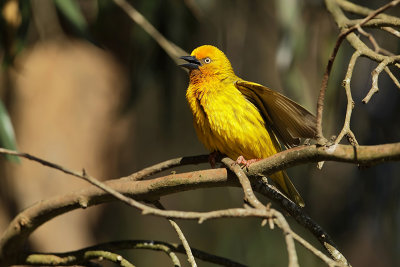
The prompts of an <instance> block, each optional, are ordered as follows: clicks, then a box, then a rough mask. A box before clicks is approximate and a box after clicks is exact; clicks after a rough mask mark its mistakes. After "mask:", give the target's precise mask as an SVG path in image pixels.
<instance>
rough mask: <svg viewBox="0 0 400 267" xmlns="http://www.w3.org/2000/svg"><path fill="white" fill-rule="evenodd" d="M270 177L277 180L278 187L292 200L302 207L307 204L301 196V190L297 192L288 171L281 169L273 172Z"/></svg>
mask: <svg viewBox="0 0 400 267" xmlns="http://www.w3.org/2000/svg"><path fill="white" fill-rule="evenodd" d="M270 177H271V179H272V180H273V181H274V182H275V184H276V185H277V187H278V189H279V190H280V191H282V193H284V194H285V195H286V196H287V197H288V198H289V199H290V200H292V201H293V202H294V203H296V204H297V205H299V206H300V207H304V206H305V204H304V200H303V198H302V197H301V196H300V194H299V192H297V189H296V187H294V185H293V183H292V181H290V179H289V177H288V176H287V174H286V172H284V171H280V172H277V173H274V174H272V175H271V176H270Z"/></svg>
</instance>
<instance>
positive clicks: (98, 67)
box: [0, 0, 400, 266]
mask: <svg viewBox="0 0 400 267" xmlns="http://www.w3.org/2000/svg"><path fill="white" fill-rule="evenodd" d="M129 2H130V3H131V4H132V5H133V6H134V7H135V8H136V9H137V10H138V11H139V12H140V13H141V14H142V15H144V16H145V17H146V18H147V19H148V20H149V21H150V22H151V23H152V24H153V25H154V26H155V28H157V29H158V30H159V31H160V32H161V33H162V34H163V35H164V36H165V37H166V38H167V39H168V40H170V41H171V42H173V43H175V44H176V45H178V46H179V47H181V48H182V49H184V50H185V51H187V53H190V52H191V51H192V50H193V49H194V48H195V47H197V46H200V45H203V44H213V45H216V46H218V47H219V48H220V49H221V50H223V51H224V52H225V53H226V55H227V56H228V58H229V59H230V61H231V62H232V65H233V68H234V70H235V72H236V74H237V75H238V76H240V77H242V78H244V79H246V80H250V81H254V82H258V83H261V84H264V85H266V86H269V87H271V88H273V89H275V90H277V91H279V92H282V93H284V94H285V95H287V96H289V97H290V98H292V99H294V100H296V101H297V102H299V103H302V104H303V105H304V106H306V107H307V108H308V109H309V110H311V111H315V110H316V100H317V95H318V92H319V88H320V84H321V81H322V75H323V72H324V69H325V66H326V63H327V60H328V57H329V54H330V53H331V50H332V48H333V46H334V43H335V41H336V36H337V34H338V31H337V27H336V25H335V23H334V21H333V19H332V18H331V16H330V14H329V13H328V12H327V11H326V8H325V5H324V3H323V1H317V0H308V1H306V0H303V1H300V0H297V1H296V0H283V1H282V0H281V1H278V0H276V1H261V0H257V1H244V0H220V1H211V0H146V1H143V0H142V1H139V0H131V1H129ZM358 2H359V4H362V5H364V6H367V7H369V8H372V9H373V8H378V7H379V6H381V5H383V4H384V3H385V1H377V0H374V1H358ZM0 3H1V4H0V11H1V20H0V23H1V24H0V60H1V64H2V67H1V71H0V100H1V102H0V113H1V114H0V115H1V119H2V120H3V122H4V123H3V126H2V127H3V128H2V129H1V131H0V132H1V133H0V134H1V142H2V143H1V146H3V147H4V146H6V147H11V148H13V147H14V148H17V149H18V150H20V151H23V152H28V153H31V154H33V155H36V156H38V157H42V158H44V159H47V160H49V161H52V162H55V163H58V164H61V165H63V166H65V167H67V168H71V169H75V170H80V169H82V168H85V169H86V171H87V172H88V173H89V174H91V175H92V176H94V177H97V178H100V179H103V180H105V179H111V178H117V177H121V176H125V175H128V174H130V173H133V172H135V171H138V170H140V169H141V168H144V167H146V166H150V165H152V164H155V163H158V162H160V161H164V160H167V159H170V158H175V157H180V156H187V155H196V154H204V153H207V151H206V150H205V149H204V148H203V146H202V145H201V144H200V142H199V141H198V140H197V137H196V135H195V132H194V129H193V126H192V115H191V113H190V110H189V108H188V106H187V103H186V99H185V91H186V87H187V83H188V78H187V74H186V73H185V71H183V70H182V69H180V68H179V67H178V66H177V65H176V64H175V62H174V61H173V60H172V59H171V58H170V57H169V56H168V55H167V54H166V53H165V51H164V50H163V49H161V48H160V46H159V45H158V44H157V43H156V42H155V41H154V39H152V38H151V37H150V36H149V35H148V34H147V33H146V32H145V31H143V29H142V28H141V27H140V26H139V25H137V24H135V23H134V22H133V21H132V20H131V19H130V18H129V17H128V16H127V15H126V14H125V13H124V12H123V10H122V9H121V8H120V7H119V6H117V5H116V4H115V3H114V2H113V1H106V0H82V1H72V0H71V1H63V0H54V1H50V0H31V1H18V0H8V1H7V0H2V1H0ZM389 13H391V14H393V15H397V16H398V15H400V8H399V7H396V8H395V9H392V10H390V11H389ZM370 32H371V33H373V34H374V36H375V37H376V39H377V41H378V42H379V44H380V45H381V46H382V47H383V48H385V49H387V50H389V51H391V52H393V53H396V54H399V52H400V41H399V39H398V38H397V39H396V38H394V37H392V36H390V35H389V34H387V33H382V32H379V31H376V30H371V31H370ZM368 45H369V44H368ZM352 52H353V50H352V48H351V47H350V46H349V45H348V44H346V42H345V43H344V45H343V46H342V47H341V49H340V52H339V55H338V58H337V59H336V62H335V64H334V69H333V73H332V76H331V79H330V83H329V88H328V93H327V98H326V101H325V110H324V124H323V126H324V133H325V135H326V136H328V137H329V136H332V135H336V134H338V132H339V130H340V129H341V127H342V124H343V120H344V114H345V105H346V96H345V92H344V89H343V88H342V86H341V81H342V79H343V77H344V73H345V71H346V68H347V63H348V61H349V59H350V57H351V54H352ZM376 65H377V64H376V63H375V62H371V61H369V60H368V59H364V58H362V59H359V60H358V61H357V65H356V68H355V71H354V75H353V80H352V92H353V98H354V100H355V103H356V106H355V109H354V112H353V117H352V124H351V127H352V130H353V131H354V133H355V135H356V137H357V139H358V141H359V143H360V144H362V145H373V144H381V143H390V142H399V140H400V123H399V122H400V119H399V114H400V94H399V90H398V88H396V87H395V85H394V84H393V82H392V81H391V80H390V79H389V78H388V76H387V75H386V74H385V73H382V74H381V76H380V78H379V87H380V92H379V94H377V95H375V96H374V97H373V98H372V99H371V101H370V103H369V104H367V105H363V104H362V103H361V100H362V99H363V98H364V97H365V95H366V94H367V92H368V90H369V89H370V86H371V76H370V73H371V71H372V70H373V69H374V68H375V67H376ZM391 69H392V71H393V72H394V74H395V75H396V76H397V77H399V76H400V72H399V70H398V69H397V70H396V69H394V68H391ZM7 119H10V122H11V123H12V125H13V128H14V131H15V140H16V142H14V141H13V138H12V136H13V135H12V133H11V132H10V131H9V129H10V128H9V127H8V126H7ZM4 125H6V126H4ZM15 144H16V146H15ZM208 167H209V166H208V165H206V164H204V165H203V166H190V167H187V168H184V169H179V170H177V171H190V170H195V169H198V168H208ZM288 173H289V176H290V177H291V178H292V181H293V182H294V183H295V184H296V187H297V188H298V189H299V191H300V193H301V195H302V196H303V197H304V199H305V202H306V207H305V211H306V213H308V214H309V215H310V216H311V217H312V218H313V219H314V220H315V221H316V222H317V223H319V224H320V225H321V226H322V227H323V228H324V229H325V230H326V231H327V232H328V233H329V234H330V235H331V237H332V239H333V240H334V241H335V242H336V244H337V245H338V247H339V249H340V251H341V252H343V254H344V255H345V256H346V257H347V259H348V260H349V261H350V263H351V264H352V265H353V266H399V265H400V208H399V207H400V194H399V192H400V180H399V173H400V166H399V163H385V164H381V165H378V166H372V167H367V168H364V167H363V168H362V169H359V168H358V167H357V166H354V165H349V164H342V163H332V162H326V163H325V165H324V167H323V169H322V170H317V169H316V165H315V164H306V165H302V166H298V167H295V168H292V169H289V170H288ZM86 186H87V184H86V183H85V182H83V181H80V180H78V179H75V178H73V177H70V176H67V175H64V174H61V173H60V172H56V171H53V170H51V169H49V168H45V167H42V166H40V165H38V164H36V163H32V162H28V161H25V160H22V161H21V162H20V163H18V162H16V160H15V159H8V160H6V159H5V158H4V157H2V158H1V159H0V232H2V231H4V229H6V227H7V225H8V223H9V222H10V221H11V220H12V219H13V217H14V216H15V215H16V214H18V212H20V211H21V210H23V209H24V208H26V207H28V206H30V205H32V204H33V203H35V202H37V201H39V200H41V199H46V198H49V197H52V196H56V195H60V194H64V193H67V192H70V191H72V190H76V189H79V188H82V187H86ZM263 201H264V202H268V200H267V199H263ZM161 202H162V203H163V204H164V205H165V207H166V208H170V209H178V210H188V211H189V210H191V211H209V210H214V209H221V208H228V207H238V206H241V205H242V192H241V190H239V189H236V188H218V189H206V190H197V191H190V192H185V193H180V194H175V195H171V196H168V197H165V198H163V199H161ZM289 222H291V225H292V227H293V229H294V230H295V231H297V232H298V233H299V234H300V235H302V236H303V237H305V238H306V239H307V240H309V241H310V242H311V243H313V244H314V245H315V246H317V247H318V248H321V246H320V245H319V243H318V242H316V240H315V238H314V237H313V236H312V235H310V234H309V233H308V232H307V231H304V229H302V227H300V226H298V225H297V224H296V223H295V222H294V221H292V220H291V219H289ZM178 223H179V225H180V226H181V228H182V230H183V232H184V233H185V235H186V237H187V239H188V241H189V244H190V245H191V246H192V247H194V248H197V249H201V250H205V251H207V252H210V253H214V254H216V255H219V256H224V257H228V258H231V259H232V260H235V261H238V262H241V263H244V264H248V265H249V266H285V265H287V254H286V248H285V244H284V238H283V236H282V233H281V231H280V230H269V229H267V228H261V227H260V220H257V219H229V220H228V219H221V220H216V221H208V222H206V223H203V224H201V225H199V224H197V223H196V222H194V221H193V222H192V221H179V222H178ZM120 239H149V240H151V239H154V240H162V241H169V242H179V240H178V238H177V236H176V233H175V232H174V230H173V229H172V227H171V226H170V225H169V223H168V221H167V220H165V219H162V218H156V217H150V216H141V215H140V213H139V212H138V211H137V210H135V209H133V208H129V207H127V206H126V205H124V204H121V203H111V204H107V205H102V206H100V207H93V208H90V209H87V210H80V211H74V212H71V213H68V214H65V215H62V216H59V217H57V218H56V219H54V220H52V221H51V222H49V223H46V224H45V225H43V226H42V227H40V228H39V229H38V230H37V231H35V232H34V234H33V235H32V236H31V238H30V239H29V242H30V243H29V246H30V247H31V248H32V249H33V250H37V251H58V252H62V251H68V250H75V249H79V248H82V247H85V246H89V245H93V244H96V243H99V242H107V241H113V240H120ZM297 248H298V253H299V262H300V265H301V266H321V265H323V264H322V262H321V261H320V260H319V259H317V258H316V257H315V256H314V255H312V254H311V253H309V252H308V251H306V250H304V249H303V248H302V247H301V246H300V245H297ZM321 249H322V248H321ZM124 255H125V256H126V257H127V258H128V259H131V260H132V262H133V263H134V264H136V265H137V266H170V260H169V259H168V258H167V257H166V256H165V255H164V254H162V253H160V252H152V251H140V250H137V251H129V252H126V253H125V254H124ZM180 258H181V261H182V263H183V264H185V263H187V262H186V259H185V257H184V256H180ZM198 264H199V265H200V266H213V265H211V264H207V263H204V262H201V261H200V260H198Z"/></svg>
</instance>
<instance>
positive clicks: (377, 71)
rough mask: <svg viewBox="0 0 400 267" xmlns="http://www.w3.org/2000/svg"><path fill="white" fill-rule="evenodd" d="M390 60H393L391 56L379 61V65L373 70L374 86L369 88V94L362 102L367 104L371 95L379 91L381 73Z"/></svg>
mask: <svg viewBox="0 0 400 267" xmlns="http://www.w3.org/2000/svg"><path fill="white" fill-rule="evenodd" d="M390 61H391V59H390V58H387V59H385V60H384V61H382V62H381V63H379V65H378V66H377V67H376V68H375V69H374V70H373V71H372V72H371V76H372V87H371V89H370V90H369V92H368V94H367V95H366V96H365V97H364V99H363V100H362V102H363V103H364V104H367V103H368V102H369V100H370V99H371V97H372V96H373V95H374V94H376V93H377V92H378V91H379V87H378V78H379V74H381V72H382V71H383V70H384V69H385V68H386V67H387V65H388V64H389V63H390Z"/></svg>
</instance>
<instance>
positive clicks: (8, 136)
mask: <svg viewBox="0 0 400 267" xmlns="http://www.w3.org/2000/svg"><path fill="white" fill-rule="evenodd" d="M0 145H1V147H4V148H7V149H12V150H17V144H16V142H15V134H14V129H13V127H12V124H11V120H10V116H8V113H7V110H6V108H5V107H4V105H3V102H2V101H1V100H0ZM6 158H7V159H9V160H11V161H14V162H18V163H19V162H20V159H19V158H18V157H16V156H10V155H6Z"/></svg>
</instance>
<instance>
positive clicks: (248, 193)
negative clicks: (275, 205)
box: [221, 157, 266, 209]
mask: <svg viewBox="0 0 400 267" xmlns="http://www.w3.org/2000/svg"><path fill="white" fill-rule="evenodd" d="M221 162H222V163H224V164H225V166H226V167H227V168H228V169H229V170H231V171H232V172H233V173H235V174H236V176H237V177H238V179H239V182H240V184H241V185H242V188H243V191H244V195H245V200H246V201H247V202H248V203H250V204H251V205H252V206H253V208H259V209H264V208H266V207H265V206H264V205H263V204H262V203H261V202H260V201H259V200H258V199H257V197H256V195H255V194H254V192H253V189H252V188H251V183H250V181H249V178H247V176H246V174H245V173H244V171H243V169H242V168H241V167H240V165H239V164H236V163H235V161H233V160H232V159H230V158H228V157H224V158H223V159H222V160H221Z"/></svg>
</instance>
